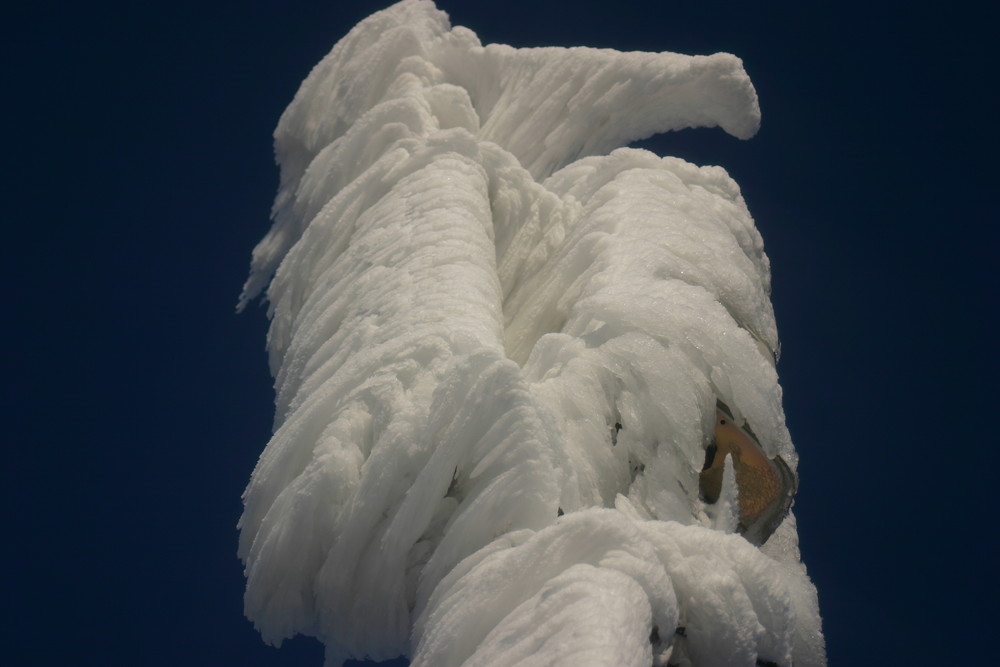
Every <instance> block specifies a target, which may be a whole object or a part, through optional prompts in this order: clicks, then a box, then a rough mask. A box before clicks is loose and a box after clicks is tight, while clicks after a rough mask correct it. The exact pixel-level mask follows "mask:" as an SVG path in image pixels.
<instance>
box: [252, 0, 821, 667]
mask: <svg viewBox="0 0 1000 667" xmlns="http://www.w3.org/2000/svg"><path fill="white" fill-rule="evenodd" d="M758 124H759V109H758V106H757V98H756V94H755V92H754V89H753V86H752V85H751V83H750V81H749V78H748V77H747V76H746V73H745V72H744V71H743V69H742V64H741V62H740V60H739V59H738V58H736V57H734V56H731V55H729V54H715V55H712V56H696V57H689V56H683V55H678V54H673V53H659V54H651V53H620V52H617V51H611V50H596V49H588V48H572V49H563V48H539V49H514V48H511V47H509V46H503V45H492V44H491V45H487V46H483V45H481V44H480V42H479V40H478V38H477V37H476V35H475V34H474V33H472V32H471V31H469V30H467V29H465V28H461V27H455V28H452V27H451V26H450V23H449V21H448V18H447V16H446V15H445V14H444V13H443V12H440V11H438V10H437V9H436V8H435V7H434V5H433V4H432V3H431V2H426V1H420V0H405V1H404V2H400V3H399V4H397V5H394V6H392V7H390V8H389V9H386V10H384V11H382V12H378V13H377V14H374V15H373V16H371V17H369V18H368V19H365V20H364V21H362V22H361V23H360V24H359V25H358V26H356V27H355V28H354V29H353V30H352V31H351V32H350V33H349V34H348V35H347V36H346V37H345V38H344V39H342V40H341V41H340V42H339V43H338V44H337V45H336V46H335V47H334V49H333V51H332V52H331V53H330V54H329V55H328V56H327V57H326V58H324V59H323V61H322V62H320V64H319V65H317V66H316V68H315V69H314V70H313V71H312V73H310V75H309V76H308V78H307V79H306V80H305V82H303V84H302V86H301V88H300V89H299V92H298V93H297V94H296V96H295V99H294V101H293V102H292V104H291V105H290V106H289V107H288V109H287V110H286V111H285V113H284V114H283V115H282V118H281V121H280V122H279V124H278V128H277V130H276V132H275V145H276V153H277V158H278V162H279V165H280V166H281V185H280V189H279V192H278V196H277V199H276V202H275V206H274V215H273V217H274V226H273V227H272V229H271V231H270V232H269V233H268V235H267V236H266V237H265V238H264V240H263V241H261V243H260V244H259V245H258V246H257V248H256V249H255V251H254V256H253V264H252V271H251V275H250V278H249V279H248V280H247V283H246V286H245V289H244V293H243V295H242V297H241V300H240V307H241V308H242V307H243V306H244V305H245V304H246V303H248V302H249V301H250V300H251V299H253V298H254V297H256V296H257V295H258V294H260V293H261V292H262V291H263V290H264V289H265V288H267V299H268V302H269V310H268V314H269V316H270V318H271V328H270V331H269V334H268V349H269V353H270V360H271V368H272V372H273V374H274V376H275V386H276V390H277V397H276V415H275V433H274V436H273V437H272V439H271V441H270V443H268V445H267V448H266V449H265V451H264V453H263V454H262V456H261V458H260V461H259V463H258V465H257V467H256V469H255V470H254V473H253V476H252V478H251V480H250V484H249V486H248V487H247V490H246V492H245V495H244V503H245V510H244V514H243V517H242V519H241V520H240V530H241V535H240V557H241V558H242V559H243V560H244V563H245V565H246V575H247V592H246V600H245V603H246V612H247V615H248V616H249V617H250V618H251V619H252V620H253V621H254V623H255V625H256V626H257V627H258V629H259V630H260V631H261V634H262V635H263V637H264V639H265V640H266V641H268V642H272V643H280V641H281V640H282V639H283V638H285V637H291V636H293V635H294V634H296V633H304V634H309V635H314V636H316V637H318V638H319V639H320V640H321V641H323V642H324V644H325V645H326V647H327V663H328V664H329V665H339V664H340V663H341V662H342V661H343V660H344V659H346V658H349V657H364V656H368V657H372V658H375V659H387V658H392V657H395V656H397V655H400V654H406V655H410V656H412V658H413V662H414V664H420V665H435V666H436V665H458V664H483V665H487V664H489V665H497V664H515V663H516V662H518V661H520V660H529V659H530V660H533V661H536V662H537V663H538V664H546V665H554V664H567V665H569V664H578V662H579V658H580V654H579V653H577V652H579V651H586V656H587V659H588V660H589V661H590V662H589V663H588V664H608V665H623V664H625V665H633V664H634V665H650V664H666V663H667V662H668V661H670V662H671V663H672V664H684V661H690V662H692V663H693V664H697V665H711V664H719V665H735V664H747V665H753V664H754V662H755V661H756V660H758V659H760V660H764V661H770V662H774V663H776V664H782V665H790V664H792V662H794V663H795V665H798V666H802V665H814V664H823V663H824V662H825V657H824V649H823V639H822V635H821V632H820V620H819V614H818V608H817V602H816V594H815V590H814V588H813V586H812V584H811V583H810V581H809V580H808V578H807V576H806V574H805V569H804V568H803V567H802V565H801V563H800V562H799V554H798V548H797V537H796V529H795V521H794V516H793V515H792V514H791V513H790V512H789V513H787V514H786V510H787V508H788V504H789V503H790V501H791V493H792V492H793V491H794V470H795V467H796V463H797V458H796V454H795V451H794V448H793V446H792V443H791V440H790V438H789V436H788V432H787V429H786V428H785V424H784V415H783V412H782V408H781V390H780V387H779V385H778V382H777V375H776V373H775V369H774V356H773V351H774V350H777V348H778V340H777V331H776V328H775V323H774V316H773V312H772V309H771V305H770V299H769V289H770V285H769V279H770V278H769V267H768V261H767V257H766V255H765V254H764V251H763V244H762V241H761V238H760V235H759V234H758V232H757V230H756V228H755V227H754V224H753V220H752V219H751V217H750V215H749V213H748V212H747V209H746V206H745V204H744V202H743V199H742V198H741V196H740V193H739V188H738V187H737V186H736V184H735V183H734V182H733V181H732V180H731V179H730V178H729V177H728V175H727V174H726V173H725V171H724V170H723V169H721V168H719V167H697V166H694V165H691V164H689V163H687V162H684V161H682V160H678V159H676V158H669V157H668V158H661V157H658V156H656V155H653V154H652V153H649V152H647V151H641V150H633V149H623V148H617V147H619V146H621V145H623V144H626V143H628V142H630V141H633V140H636V139H640V138H644V137H647V136H649V135H651V134H654V133H657V132H665V131H668V130H678V129H682V128H685V127H696V126H716V125H717V126H720V127H722V128H723V129H725V130H726V131H727V132H729V133H730V134H733V135H735V136H737V137H740V138H747V137H749V136H751V135H753V133H754V132H755V131H756V129H757V127H758ZM616 148H617V150H615V149H616ZM727 421H728V422H729V423H727ZM720 424H724V426H720ZM725 429H728V430H725ZM725 434H728V435H725ZM726 448H728V449H726ZM723 450H725V451H723ZM719 452H722V453H719ZM716 453H719V455H718V458H717V459H714V458H713V456H714V455H715V454H716ZM713 461H714V462H713ZM703 468H704V469H705V472H702V469H703ZM707 475H714V477H713V478H712V479H714V480H715V481H714V482H713V484H714V486H711V485H710V486H706V481H705V480H706V479H707V477H706V476H707ZM720 480H721V481H720ZM761 480H763V481H761ZM709 488H710V491H706V489H709ZM755 493H756V494H757V495H756V496H754V495H753V494H755ZM766 493H770V494H771V495H761V494H766ZM759 498H765V500H766V501H767V502H757V503H756V504H754V502H752V501H755V500H759ZM765 505H766V511H765V513H764V514H758V509H756V508H757V507H758V506H760V507H763V506H765ZM760 516H762V517H763V518H759V517H760ZM772 531H773V535H772V534H771V533H772ZM740 532H742V533H743V536H741V535H740V534H738V533H740ZM748 540H751V541H753V542H755V543H759V542H763V545H762V546H761V547H760V548H758V547H756V546H754V544H751V541H748Z"/></svg>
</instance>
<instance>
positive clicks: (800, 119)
mask: <svg viewBox="0 0 1000 667" xmlns="http://www.w3.org/2000/svg"><path fill="white" fill-rule="evenodd" d="M387 4H389V3H388V2H368V1H361V0H358V1H345V2H335V1H333V0H327V1H324V2H318V1H300V2H296V1H286V2H274V1H272V0H262V1H261V2H258V3H253V4H252V5H251V4H250V3H239V2H231V1H228V2H199V3H194V2H188V1H179V2H173V3H163V4H157V5H146V4H141V3H124V2H98V3H75V4H70V3H55V2H52V3H46V2H36V3H33V4H32V5H31V6H30V7H28V6H27V5H26V4H22V5H19V6H18V7H17V8H14V9H7V10H5V14H6V15H5V18H4V22H3V26H2V27H0V31H2V32H3V41H2V49H3V53H2V60H0V67H2V68H3V93H4V104H3V110H2V112H0V113H2V119H3V129H4V135H5V136H4V151H3V152H4V155H3V166H4V179H3V182H4V184H5V188H4V215H3V243H2V253H3V261H2V264H0V266H3V271H4V278H5V280H4V282H5V284H7V285H8V287H7V294H8V296H7V299H6V301H7V307H6V308H5V309H4V311H5V317H4V321H5V323H6V324H5V326H4V327H3V330H4V335H3V343H4V344H3V346H2V349H3V354H4V360H3V363H4V368H5V370H6V373H5V376H6V377H5V380H6V381H5V383H4V385H3V391H4V399H3V403H2V404H3V410H4V415H3V423H4V426H5V428H4V436H3V458H4V464H3V502H4V529H3V533H2V535H3V557H2V558H3V563H4V566H3V572H4V575H5V581H4V584H3V589H2V590H3V595H2V599H3V608H4V617H5V620H4V621H3V622H2V623H0V641H2V643H0V646H2V648H0V652H2V658H0V662H3V663H4V664H10V665H314V666H315V665H320V664H322V648H321V647H320V646H319V644H318V643H316V642H315V641H314V640H311V639H302V638H299V639H296V640H294V641H291V642H286V644H285V646H284V647H283V648H282V649H281V650H275V649H273V648H270V647H267V646H265V645H264V644H263V643H262V642H261V641H260V638H259V636H258V635H257V634H256V632H255V631H254V630H253V628H252V626H251V625H250V623H249V622H247V621H246V620H245V619H244V617H243V614H242V588H243V576H242V567H241V565H240V563H239V562H238V561H237V559H236V539H237V534H236V530H235V525H236V521H237V519H238V517H239V514H240V511H241V504H240V494H241V492H242V490H243V487H244V485H245V484H246V481H247V479H248V477H249V475H250V472H251V470H252V468H253V465H254V463H255V461H256V459H257V457H258V455H259V454H260V452H261V450H262V449H263V447H264V445H265V443H266V441H267V439H268V437H269V434H270V425H271V416H272V398H273V396H272V393H271V388H270V387H271V380H270V377H269V376H268V373H267V368H266V359H265V354H264V337H265V331H266V321H265V317H264V313H263V310H262V309H261V308H256V307H255V308H252V309H250V311H249V312H247V313H244V314H243V315H240V316H237V315H235V314H234V312H233V311H234V306H235V303H236V297H237V295H238V293H239V290H240V287H241V285H242V282H243V279H244V277H245V275H246V272H247V268H248V263H249V257H250V250H251V249H252V247H253V245H254V244H255V243H256V242H257V240H258V239H259V238H260V237H261V236H262V235H263V234H264V233H265V231H266V230H267V228H268V227H269V221H268V212H269V209H270V204H271V199H272V197H273V194H274V191H275V189H276V186H277V170H276V168H275V167H274V165H273V159H272V152H271V132H272V130H273V128H274V125H275V124H276V122H277V119H278V117H279V115H280V113H281V111H282V110H283V109H284V107H285V106H286V105H287V104H288V102H290V101H291V99H292V96H293V94H294V93H295V90H296V89H297V87H298V85H299V83H300V82H301V80H302V79H303V78H304V77H305V76H306V74H307V73H308V72H309V70H310V69H311V68H312V66H313V65H314V64H315V63H317V62H318V61H319V60H320V59H321V58H322V57H323V56H324V55H325V54H326V53H327V52H328V51H329V50H330V48H331V47H332V46H333V44H334V43H335V42H336V41H337V40H338V39H339V38H340V37H341V36H343V35H344V34H345V33H346V32H347V31H348V30H349V29H350V28H351V27H352V26H353V25H354V24H355V23H357V22H358V21H359V20H361V19H362V18H364V17H365V16H367V15H368V14H370V13H371V12H372V11H375V10H377V9H381V8H383V7H384V6H386V5H387ZM885 4H887V3H874V4H870V3H869V4H865V5H861V4H858V5H857V6H852V5H849V4H837V5H836V6H834V3H822V4H820V3H798V4H796V3H787V2H777V3H766V4H763V3H761V4H759V5H757V6H754V5H752V4H751V3H739V4H737V3H721V2H701V3H668V2H656V3H652V2H628V1H622V2H608V1H607V0H605V1H604V2H587V1H577V2H568V1H566V0H559V1H557V0H536V1H534V2H528V1H526V0H511V1H507V2H495V3H484V2H470V1H468V0H441V1H440V2H439V6H440V7H441V8H442V9H444V10H446V11H448V12H449V13H450V14H451V17H452V21H453V23H454V24H457V25H464V26H467V27H469V28H471V29H472V30H474V31H475V32H476V33H478V34H479V36H480V38H481V39H482V41H483V42H504V43H508V44H512V45H514V46H546V45H564V46H572V45H586V46H595V47H611V48H617V49H622V50H649V51H678V52H681V53H690V54H705V53H712V52H715V51H729V52H731V53H735V54H736V55H738V56H740V57H741V58H742V59H743V60H744V63H745V66H746V68H747V70H748V72H749V73H750V76H751V78H752V79H753V81H754V84H755V86H756V88H757V91H758V94H759V96H760V101H761V108H762V113H763V125H762V129H761V131H760V133H759V134H758V135H757V136H756V137H755V138H753V139H751V140H750V141H747V142H741V141H739V140H737V139H734V138H732V137H729V136H727V135H725V134H724V133H723V132H722V131H721V130H689V131H684V132H681V133H676V134H674V135H667V136H661V137H658V138H656V139H654V140H652V141H650V142H644V145H646V146H648V147H652V148H654V149H655V150H657V151H658V152H661V153H666V154H673V155H678V156H680V157H684V158H687V159H689V160H691V161H693V162H696V163H699V164H709V163H712V164H720V165H722V166H724V167H725V168H726V169H727V170H728V171H729V172H730V174H731V175H732V176H733V177H734V178H735V179H736V180H737V182H739V183H740V185H741V187H742V188H743V193H744V196H745V198H746V200H747V203H748V205H749V207H750V210H751V213H752V214H753V215H754V218H755V219H756V221H757V224H758V227H759V228H760V230H761V232H762V234H763V236H764V241H765V246H766V249H767V252H768V254H769V256H770V258H771V262H772V270H773V277H774V292H773V297H774V303H775V309H776V312H777V317H778V326H779V332H780V334H781V338H782V359H781V363H780V365H779V368H778V370H779V374H780V376H781V380H782V384H783V387H784V391H785V409H786V414H787V419H788V424H789V428H790V430H791V433H792V436H793V439H794V440H795V442H796V445H797V447H798V450H799V453H800V456H801V464H800V468H799V473H800V482H801V483H800V493H799V496H798V498H797V501H796V505H795V510H796V514H797V516H798V519H799V532H800V538H801V547H802V553H803V558H804V560H805V562H806V564H807V566H808V568H809V573H810V575H811V576H812V578H813V580H814V581H815V583H816V585H817V587H818V589H819V595H820V608H821V611H822V613H823V616H824V628H825V631H826V638H827V649H828V653H829V658H830V663H831V665H931V664H935V665H938V664H954V665H976V664H989V663H990V662H991V657H992V656H993V655H994V654H995V651H994V650H993V649H992V647H991V644H992V641H991V640H990V639H989V637H990V630H991V628H992V627H993V626H994V624H995V622H996V621H997V611H996V602H995V599H996V596H997V594H998V592H1000V591H998V586H997V576H996V574H995V569H996V566H995V563H996V560H997V549H996V547H994V546H993V542H994V540H995V534H996V532H997V519H996V509H995V506H996V503H994V502H993V499H994V498H995V497H996V492H995V490H994V488H993V487H994V486H995V482H994V480H995V478H996V472H995V471H996V470H997V467H996V457H995V454H994V453H993V452H992V451H991V449H992V448H993V447H994V441H995V438H996V435H995V432H994V431H993V430H992V422H993V421H994V420H995V414H996V411H995V407H994V405H995V398H996V391H995V389H994V382H995V379H994V378H995V373H996V370H997V364H996V361H997V358H996V353H995V351H994V342H993V331H994V325H990V324H989V321H990V320H991V319H993V311H994V310H995V309H996V305H997V289H996V288H997V281H996V279H995V277H994V276H995V271H996V266H995V259H994V257H995V255H996V250H997V247H998V243H997V232H996V225H997V222H998V219H997V210H996V207H995V206H994V205H993V203H992V202H993V199H994V198H995V197H996V194H997V186H996V171H997V170H996V161H995V159H994V155H995V154H996V138H995V130H994V128H993V126H994V125H995V123H996V119H995V117H996V106H995V103H994V102H990V101H989V99H990V95H991V94H992V92H993V91H992V88H994V87H995V85H996V72H995V70H989V69H988V67H989V58H988V55H989V54H988V53H987V49H986V44H987V43H988V42H989V40H988V39H987V37H986V35H985V30H984V29H985V26H986V25H988V22H987V20H986V17H985V16H979V15H977V14H976V12H975V11H973V10H972V9H969V8H962V7H961V6H960V5H957V4H952V5H941V4H937V5H934V6H933V7H934V8H933V10H930V9H917V8H914V7H909V8H907V9H905V10H902V9H890V8H888V7H885V6H884V5H885ZM898 7H902V5H898Z"/></svg>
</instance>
